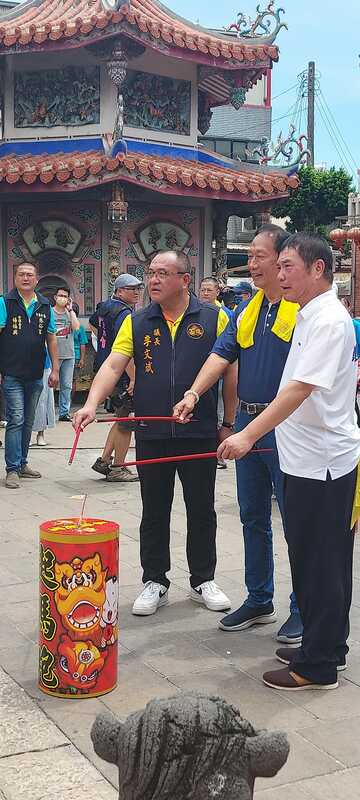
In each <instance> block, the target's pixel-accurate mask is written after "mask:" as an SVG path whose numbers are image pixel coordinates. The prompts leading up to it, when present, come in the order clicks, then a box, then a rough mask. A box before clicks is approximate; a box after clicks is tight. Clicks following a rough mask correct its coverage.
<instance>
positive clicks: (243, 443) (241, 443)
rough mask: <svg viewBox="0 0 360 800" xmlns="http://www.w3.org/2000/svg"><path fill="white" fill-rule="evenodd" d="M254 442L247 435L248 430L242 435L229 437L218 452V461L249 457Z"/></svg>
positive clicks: (242, 432) (236, 434)
mask: <svg viewBox="0 0 360 800" xmlns="http://www.w3.org/2000/svg"><path fill="white" fill-rule="evenodd" d="M253 445H254V440H253V439H251V438H250V437H249V435H248V434H247V433H246V429H245V430H244V431H241V433H235V434H234V435H233V436H228V437H227V439H225V441H224V442H222V443H221V444H220V445H219V447H218V451H217V457H218V459H221V458H228V459H233V458H243V457H244V456H246V455H247V453H248V452H249V450H252V447H253Z"/></svg>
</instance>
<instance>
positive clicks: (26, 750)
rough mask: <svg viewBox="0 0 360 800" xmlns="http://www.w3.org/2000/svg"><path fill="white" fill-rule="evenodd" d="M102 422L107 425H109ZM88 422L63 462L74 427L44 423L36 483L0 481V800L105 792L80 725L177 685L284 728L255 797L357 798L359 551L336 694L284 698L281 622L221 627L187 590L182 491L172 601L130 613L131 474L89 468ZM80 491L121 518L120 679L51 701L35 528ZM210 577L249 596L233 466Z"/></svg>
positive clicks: (279, 583)
mask: <svg viewBox="0 0 360 800" xmlns="http://www.w3.org/2000/svg"><path fill="white" fill-rule="evenodd" d="M106 427H107V426H106ZM105 433H106V430H105V426H100V425H99V426H93V427H92V429H91V430H88V431H87V432H85V433H84V434H83V435H82V437H81V449H80V450H79V452H78V455H77V457H76V460H75V462H74V464H73V466H72V467H69V466H68V465H67V457H68V453H69V447H70V443H71V441H72V430H71V429H70V426H69V425H66V424H62V425H59V426H58V427H57V429H56V431H50V432H49V436H48V438H49V441H50V442H51V444H52V446H53V448H54V449H52V448H51V449H50V447H49V448H47V449H46V450H45V448H43V449H40V448H34V449H33V450H32V451H31V462H32V464H33V465H34V466H35V467H38V468H40V470H41V471H42V472H43V475H44V477H43V479H42V480H41V481H40V480H39V481H29V482H23V484H22V488H21V490H17V491H9V490H6V489H5V488H4V487H3V486H2V485H0V604H1V605H0V607H1V618H0V704H1V705H0V798H1V799H2V800H3V798H5V799H6V800H15V798H16V799H17V800H18V799H19V800H22V799H23V798H24V800H42V798H44V797H45V796H46V798H47V800H60V798H61V800H70V798H71V799H72V798H74V800H75V798H76V800H82V799H83V798H84V800H85V797H86V798H87V800H93V798H94V800H95V798H99V800H110V799H111V798H114V800H115V798H116V796H117V793H116V790H115V788H113V787H116V769H115V768H113V767H112V766H110V765H107V764H105V762H101V761H100V760H99V759H98V758H97V757H96V756H95V755H94V753H93V750H92V746H91V741H90V737H89V731H90V727H91V724H92V722H93V719H94V718H95V716H96V714H97V713H98V712H100V711H104V710H106V709H110V710H111V711H113V712H114V713H115V714H117V715H119V716H121V717H123V716H125V715H127V714H128V713H129V712H131V711H133V710H135V709H138V708H141V707H142V706H143V705H144V704H145V703H146V702H147V701H148V700H149V699H150V698H152V697H154V696H161V697H165V696H168V695H172V694H174V693H177V692H180V691H182V690H185V689H190V688H191V689H201V690H204V691H209V692H215V693H216V694H219V695H222V696H223V697H225V698H226V699H228V700H229V701H231V702H232V703H233V704H234V705H236V706H238V707H239V708H240V710H241V712H242V713H243V715H244V716H247V717H248V718H249V719H250V720H251V721H252V722H253V724H254V725H256V726H258V727H267V728H272V729H283V730H286V731H287V732H288V735H289V738H290V741H291V755H290V757H289V760H288V763H287V765H286V766H285V768H284V769H283V770H282V771H281V772H280V773H279V775H278V776H277V777H276V778H274V779H272V780H268V781H263V780H259V781H258V782H257V786H256V789H257V791H256V800H283V798H284V800H285V798H286V800H287V798H288V796H289V794H290V795H291V798H292V800H309V798H312V799H313V800H328V798H329V797H330V796H331V797H332V798H333V800H336V798H339V800H340V798H343V797H346V799H347V800H355V798H356V800H358V797H359V789H358V785H359V784H358V781H359V780H360V737H359V725H360V660H359V654H360V551H359V545H357V547H356V554H355V581H354V604H353V609H352V628H351V654H350V657H349V668H348V670H347V672H346V673H344V674H343V675H341V677H340V688H339V689H338V690H337V691H333V692H328V693H326V692H324V693H316V692H313V693H312V692H303V693H301V694H299V695H296V696H294V695H288V694H284V693H280V692H276V691H274V690H270V689H267V688H266V687H265V686H264V685H263V684H262V682H261V675H262V673H263V671H264V670H266V669H270V668H273V667H275V665H276V662H275V661H274V658H273V653H274V650H275V647H276V642H275V638H274V637H275V634H276V630H277V627H278V625H277V624H275V625H271V626H270V625H267V626H264V627H262V628H253V629H251V630H250V631H244V632H242V633H233V634H226V633H223V632H221V631H219V630H218V629H217V620H218V618H219V617H220V616H221V615H218V614H215V613H212V612H209V611H207V610H206V609H204V608H203V607H201V606H198V605H195V604H192V603H191V602H190V600H189V599H188V597H187V593H188V578H187V567H186V560H185V553H184V543H185V537H184V525H185V523H184V507H183V501H182V498H181V492H180V491H179V490H178V488H177V492H176V500H175V504H174V513H173V517H172V559H173V568H172V573H171V578H172V586H171V594H170V604H169V606H167V607H165V608H162V609H160V610H159V612H158V613H157V614H156V615H154V616H153V617H149V618H135V617H133V616H132V615H131V604H132V601H133V599H134V597H135V596H136V594H137V592H138V590H139V586H140V569H139V559H138V524H139V518H140V495H139V487H138V484H131V485H128V486H126V485H112V484H107V483H106V482H105V481H103V480H101V479H98V478H97V477H96V475H95V473H92V472H91V470H90V469H89V467H90V465H91V463H92V462H93V460H94V458H95V455H97V454H98V452H99V450H100V445H101V443H102V441H103V438H104V437H105ZM85 492H87V493H88V494H89V499H88V502H87V509H86V510H87V514H88V515H89V516H98V517H104V518H109V519H114V520H117V521H118V522H120V525H121V529H122V533H121V585H120V586H121V591H120V627H121V633H120V659H119V685H118V688H117V690H116V691H114V692H112V693H111V694H109V695H106V696H104V697H103V698H101V699H93V700H80V701H76V700H71V701H70V700H62V699H56V698H49V697H47V696H46V695H43V694H41V692H39V690H38V688H37V645H36V641H37V626H38V582H37V581H38V527H39V524H40V522H42V521H44V520H46V519H51V518H55V517H58V516H61V517H64V516H72V515H74V513H77V511H78V506H79V503H78V502H77V501H75V500H72V499H71V495H78V494H83V493H85ZM217 511H218V521H219V536H218V550H219V559H218V571H217V580H218V583H219V584H220V585H221V587H222V588H223V589H224V590H225V591H226V592H227V593H228V594H229V596H230V597H231V599H232V601H233V606H234V607H236V606H237V605H239V604H240V602H241V600H242V599H243V597H244V585H243V554H242V537H241V534H240V526H239V518H238V509H237V503H236V496H235V483H234V468H233V465H231V466H230V467H229V469H228V470H227V471H221V472H219V473H218V481H217ZM274 517H275V531H276V533H275V562H276V608H277V612H278V621H279V622H282V621H283V620H284V619H285V618H286V616H287V611H288V594H289V589H290V584H289V568H288V563H287V555H286V548H285V544H284V540H283V536H282V532H281V526H280V524H279V517H278V513H277V510H276V509H275V508H274Z"/></svg>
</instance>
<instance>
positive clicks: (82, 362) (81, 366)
mask: <svg viewBox="0 0 360 800" xmlns="http://www.w3.org/2000/svg"><path fill="white" fill-rule="evenodd" d="M78 367H79V369H84V367H85V358H80V361H79V363H78Z"/></svg>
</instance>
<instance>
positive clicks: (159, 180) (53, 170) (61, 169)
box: [0, 150, 298, 202]
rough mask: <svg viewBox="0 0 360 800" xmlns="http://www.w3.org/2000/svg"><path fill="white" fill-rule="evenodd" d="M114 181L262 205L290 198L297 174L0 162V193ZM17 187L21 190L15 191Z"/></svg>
mask: <svg viewBox="0 0 360 800" xmlns="http://www.w3.org/2000/svg"><path fill="white" fill-rule="evenodd" d="M115 179H119V180H122V181H124V182H126V183H136V185H137V186H143V187H144V188H148V189H151V190H152V191H157V192H160V193H162V194H173V195H179V194H181V195H188V196H193V197H194V196H195V197H207V198H209V199H214V200H216V199H220V200H221V199H223V200H233V201H239V202H244V201H246V202H259V201H261V200H273V199H280V198H283V197H286V196H287V195H288V193H289V190H290V189H291V188H296V187H297V186H298V179H297V177H296V176H295V175H292V176H289V175H287V174H286V173H285V174H284V172H280V171H276V170H269V169H268V170H258V171H256V169H254V168H252V169H248V168H247V167H246V166H243V165H240V164H239V167H238V168H235V166H234V168H231V166H230V165H229V166H227V165H226V164H224V163H221V162H219V164H216V163H214V162H211V161H210V162H209V163H204V162H200V161H195V160H187V159H184V158H176V159H175V158H171V157H169V156H164V155H161V156H157V155H153V154H146V153H142V152H136V151H135V152H128V153H127V154H125V153H118V154H116V155H114V156H112V155H107V154H106V153H105V152H101V150H90V151H89V150H88V151H86V152H82V151H80V150H79V151H74V152H67V153H61V152H57V153H53V154H43V155H32V154H30V155H19V154H11V153H9V154H8V155H4V156H2V157H0V193H2V192H8V191H9V190H10V187H11V190H14V189H15V188H17V187H18V188H19V190H20V191H24V190H26V188H27V187H29V188H30V187H31V189H32V191H33V190H38V191H46V190H47V187H48V186H49V184H52V186H51V189H53V190H55V191H61V190H62V191H76V190H79V189H85V188H89V187H91V186H96V185H99V184H104V183H107V182H109V181H113V180H115ZM16 185H17V186H16Z"/></svg>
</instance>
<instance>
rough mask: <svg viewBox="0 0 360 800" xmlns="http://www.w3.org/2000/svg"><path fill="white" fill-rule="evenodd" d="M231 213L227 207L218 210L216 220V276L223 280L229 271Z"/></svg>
mask: <svg viewBox="0 0 360 800" xmlns="http://www.w3.org/2000/svg"><path fill="white" fill-rule="evenodd" d="M230 213H231V212H230V211H229V210H228V209H227V208H226V205H225V206H222V207H218V208H217V209H216V216H215V219H214V239H215V274H216V277H217V278H222V277H223V275H224V274H225V273H226V269H227V226H228V220H229V216H230Z"/></svg>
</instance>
